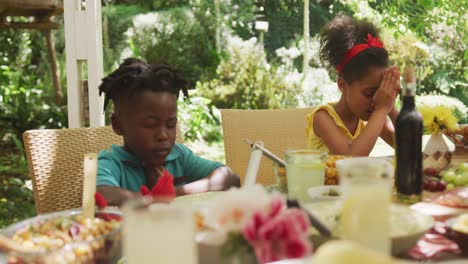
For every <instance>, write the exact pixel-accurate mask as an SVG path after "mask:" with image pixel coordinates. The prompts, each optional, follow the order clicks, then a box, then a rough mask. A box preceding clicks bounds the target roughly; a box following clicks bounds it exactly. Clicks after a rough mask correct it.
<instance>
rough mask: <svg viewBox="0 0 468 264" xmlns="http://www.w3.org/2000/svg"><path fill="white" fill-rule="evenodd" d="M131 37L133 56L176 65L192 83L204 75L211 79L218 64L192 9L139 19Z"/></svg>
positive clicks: (134, 23)
mask: <svg viewBox="0 0 468 264" xmlns="http://www.w3.org/2000/svg"><path fill="white" fill-rule="evenodd" d="M130 34H131V44H132V46H133V48H134V49H133V54H134V55H136V54H138V55H139V56H140V57H142V58H144V59H145V60H146V61H148V62H149V63H158V62H159V63H161V62H162V63H168V64H171V65H174V66H175V67H177V68H178V69H179V70H181V71H182V72H183V73H184V75H185V76H186V77H187V78H188V79H189V80H190V81H192V83H195V81H196V80H199V79H200V77H201V76H202V75H203V74H208V75H212V73H213V72H214V70H215V69H216V65H217V64H218V60H219V59H218V55H217V53H216V50H215V48H214V47H213V44H212V41H211V40H210V38H209V36H208V35H207V32H206V31H205V29H204V28H203V27H202V26H201V25H200V23H199V22H198V21H197V20H196V19H195V16H194V14H193V12H192V11H191V10H189V9H186V8H173V9H169V10H165V11H161V12H157V13H148V14H145V15H139V16H136V17H135V19H134V20H133V27H132V28H131V32H130ZM210 72H211V73H210Z"/></svg>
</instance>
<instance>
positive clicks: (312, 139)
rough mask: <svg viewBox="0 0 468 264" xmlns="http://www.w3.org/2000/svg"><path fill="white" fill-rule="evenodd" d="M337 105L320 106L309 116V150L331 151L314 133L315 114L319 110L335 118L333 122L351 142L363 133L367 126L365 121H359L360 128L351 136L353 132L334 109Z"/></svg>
mask: <svg viewBox="0 0 468 264" xmlns="http://www.w3.org/2000/svg"><path fill="white" fill-rule="evenodd" d="M335 104H336V103H329V104H326V105H322V106H319V107H317V108H315V109H314V110H313V111H312V113H310V114H309V115H307V123H308V126H307V145H308V147H309V149H317V150H321V151H326V152H329V149H328V147H327V146H326V145H325V143H324V142H323V140H322V138H320V137H319V136H317V135H316V134H315V132H314V116H315V113H317V111H319V110H325V111H327V113H328V114H329V115H330V116H331V117H332V118H333V120H334V121H335V124H336V125H337V126H338V128H339V129H340V130H341V132H342V133H343V134H344V135H346V137H347V138H348V139H349V140H350V141H352V140H354V139H355V138H356V137H357V136H359V134H360V133H361V131H362V128H363V127H364V126H365V123H364V121H362V120H361V119H359V123H358V126H357V128H356V132H354V135H353V134H351V132H349V130H348V128H346V126H345V124H344V123H343V121H342V120H341V118H340V116H339V115H338V113H336V111H335V108H333V106H334V105H335Z"/></svg>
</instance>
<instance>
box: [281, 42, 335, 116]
mask: <svg viewBox="0 0 468 264" xmlns="http://www.w3.org/2000/svg"><path fill="white" fill-rule="evenodd" d="M319 49H320V43H319V41H318V38H317V37H314V38H311V39H310V40H309V49H308V51H307V57H308V62H309V66H310V68H309V69H308V71H307V73H306V74H304V73H303V72H300V71H299V70H298V69H297V68H296V67H295V65H298V64H301V63H299V60H301V61H302V59H303V54H304V40H303V39H300V40H299V41H297V43H293V44H292V45H291V46H290V47H289V48H284V47H283V48H280V49H277V50H276V55H277V56H278V57H279V58H280V61H281V63H282V64H281V65H280V66H279V70H278V71H279V72H282V74H283V76H284V78H283V79H284V81H285V82H286V83H289V85H291V86H294V87H298V88H297V91H298V92H297V93H296V94H295V95H294V96H295V98H296V101H297V104H296V106H297V107H307V106H318V105H321V104H325V103H328V102H335V101H337V100H338V99H339V97H340V95H341V92H340V91H339V89H338V86H337V84H336V82H335V81H333V80H332V79H331V78H330V76H329V72H328V70H327V69H325V66H324V64H323V63H322V62H321V61H320V60H319V57H318V52H319Z"/></svg>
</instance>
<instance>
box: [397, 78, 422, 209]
mask: <svg viewBox="0 0 468 264" xmlns="http://www.w3.org/2000/svg"><path fill="white" fill-rule="evenodd" d="M415 93H416V81H415V78H410V80H405V83H404V85H403V89H402V94H401V96H402V98H403V99H402V101H403V105H402V108H401V111H400V114H399V115H398V117H397V120H396V127H395V141H396V150H395V155H396V170H395V186H396V192H397V198H398V199H399V200H400V201H401V202H405V203H416V202H419V201H421V199H422V191H423V184H422V180H423V173H422V129H423V124H422V117H421V114H420V113H419V112H418V111H417V110H416V107H415V102H414V96H415Z"/></svg>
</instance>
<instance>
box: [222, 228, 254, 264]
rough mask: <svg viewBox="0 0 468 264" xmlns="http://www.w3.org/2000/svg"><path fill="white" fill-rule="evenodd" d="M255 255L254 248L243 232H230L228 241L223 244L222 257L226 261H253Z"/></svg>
mask: <svg viewBox="0 0 468 264" xmlns="http://www.w3.org/2000/svg"><path fill="white" fill-rule="evenodd" d="M254 256H255V252H254V250H253V248H252V247H251V246H250V245H249V242H248V241H247V240H245V238H244V236H243V235H242V234H241V233H232V232H231V233H228V235H227V239H226V241H225V242H224V244H223V245H222V246H221V258H222V260H223V261H224V262H227V263H231V262H235V263H246V262H247V263H251V262H252V261H253V258H254ZM236 258H237V259H236ZM233 259H236V260H237V261H233Z"/></svg>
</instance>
